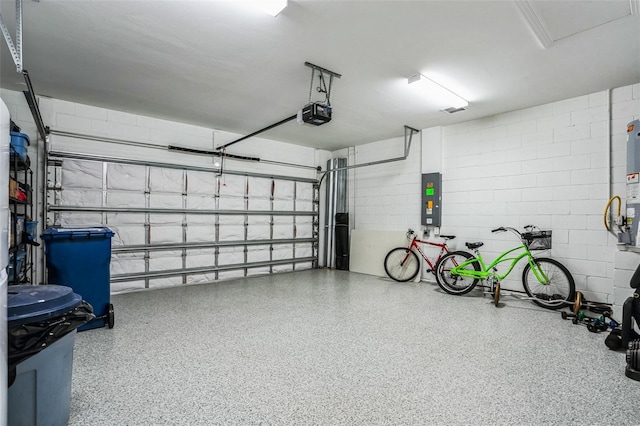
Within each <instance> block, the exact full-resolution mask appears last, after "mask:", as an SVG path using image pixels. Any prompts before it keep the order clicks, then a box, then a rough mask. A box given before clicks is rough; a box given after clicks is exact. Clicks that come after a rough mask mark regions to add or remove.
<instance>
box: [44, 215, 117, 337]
mask: <svg viewBox="0 0 640 426" xmlns="http://www.w3.org/2000/svg"><path fill="white" fill-rule="evenodd" d="M113 235H114V233H113V231H111V230H110V229H109V228H107V227H96V228H48V229H46V230H45V231H44V232H43V234H42V236H41V238H42V240H43V241H44V248H45V256H46V259H47V271H48V283H49V284H58V285H64V286H68V287H71V288H72V289H73V291H75V292H76V293H78V294H80V295H81V296H82V298H83V299H84V300H86V301H87V302H88V303H90V304H91V306H93V313H94V314H95V316H96V318H95V319H94V320H92V321H90V322H88V323H87V324H85V325H83V326H82V327H79V328H78V331H84V330H89V329H92V328H97V327H104V326H105V325H107V326H109V328H113V325H114V314H113V305H112V304H111V303H110V297H111V283H110V271H109V265H110V263H111V238H112V237H113Z"/></svg>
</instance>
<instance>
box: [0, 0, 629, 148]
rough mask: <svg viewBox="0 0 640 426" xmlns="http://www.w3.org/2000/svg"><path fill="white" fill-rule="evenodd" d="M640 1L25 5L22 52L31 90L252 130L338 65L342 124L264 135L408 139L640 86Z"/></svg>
mask: <svg viewBox="0 0 640 426" xmlns="http://www.w3.org/2000/svg"><path fill="white" fill-rule="evenodd" d="M639 8H640V0H619V1H618V0H606V1H560V0H557V1H519V2H516V1H506V0H499V1H330V0H325V1H303V0H289V6H288V7H287V8H286V9H285V10H284V11H283V12H282V13H281V14H280V15H279V16H277V17H276V18H273V17H271V16H269V15H267V14H264V13H263V12H259V11H250V10H248V9H245V8H242V7H239V6H238V5H237V4H234V3H233V2H231V1H150V0H147V1H96V0H84V1H69V0H67V1H54V0H40V2H34V1H30V0H24V24H23V40H24V45H23V51H24V60H23V62H24V67H25V69H27V70H28V71H29V74H30V76H31V79H32V81H33V84H34V87H35V90H36V92H37V94H38V95H46V96H51V97H55V98H59V99H66V100H70V101H75V102H80V103H86V104H91V105H97V106H102V107H106V108H113V109H118V110H124V111H129V112H134V113H139V114H143V115H151V116H155V117H160V118H167V119H171V120H176V121H182V122H187V123H192V124H197V125H201V126H206V127H213V128H218V129H222V130H226V131H231V132H235V133H239V134H243V135H244V134H249V133H251V132H253V131H256V130H258V129H261V128H263V127H266V126H268V125H270V124H273V123H275V122H277V121H280V120H282V119H284V118H286V117H288V116H291V115H292V114H295V113H296V112H297V111H298V110H299V109H300V108H301V107H302V106H303V105H304V104H306V103H307V101H308V97H309V86H310V78H311V69H310V68H308V67H306V66H305V65H304V63H305V61H308V62H311V63H314V64H316V65H319V66H321V67H324V68H328V69H330V70H332V71H335V72H336V73H339V74H342V78H341V79H335V80H334V84H333V90H332V94H331V103H332V105H333V108H334V113H333V120H332V121H331V122H330V123H328V124H325V125H323V126H320V127H311V126H299V125H298V124H296V123H295V122H289V123H286V124H284V125H282V126H279V127H277V128H274V129H272V130H269V131H268V132H265V133H263V134H262V135H261V136H262V137H265V138H270V139H277V140H282V141H288V142H292V143H296V144H300V145H306V146H312V147H316V148H320V149H329V150H334V149H338V148H342V147H346V146H353V145H358V144H362V143H367V142H372V141H377V140H382V139H386V138H390V137H395V136H400V135H402V134H403V125H405V124H406V125H409V126H412V127H415V128H419V129H422V128H428V127H431V126H436V125H446V124H451V123H454V122H460V121H467V120H470V119H475V118H479V117H485V116H490V115H494V114H497V113H501V112H506V111H513V110H517V109H521V108H526V107H530V106H535V105H541V104H545V103H549V102H553V101H556V100H561V99H567V98H571V97H574V96H579V95H584V94H588V93H593V92H596V91H600V90H605V89H609V88H615V87H620V86H625V85H629V84H634V83H638V82H640V12H639V10H638V9H639ZM0 13H1V14H2V17H3V19H4V21H5V23H6V24H7V26H8V27H9V29H10V31H11V32H12V34H13V31H14V20H15V2H14V1H7V0H1V1H0ZM0 58H1V61H2V63H1V68H0V70H1V73H2V74H1V76H0V77H1V79H0V85H1V86H2V87H4V88H8V89H13V90H24V86H23V85H21V83H22V82H23V79H22V77H21V75H19V74H17V73H16V72H15V66H14V64H13V61H12V59H11V56H10V53H9V50H8V48H7V46H6V44H5V43H4V41H2V48H1V56H0ZM417 72H420V73H422V74H425V75H427V76H430V77H432V78H433V79H435V80H437V81H438V82H439V83H441V84H444V85H446V86H448V87H449V88H450V89H452V90H454V91H455V92H456V93H458V94H459V95H461V96H462V97H464V98H466V99H467V100H468V101H469V102H470V105H469V109H468V110H467V111H464V112H461V113H457V114H454V115H446V114H445V113H443V112H440V111H439V110H438V109H437V108H436V107H434V106H433V104H432V103H431V102H430V101H429V100H428V99H425V98H423V97H420V96H418V95H417V94H415V93H413V92H412V91H411V90H409V86H408V84H407V78H408V77H409V76H411V75H412V74H415V73H417ZM314 83H315V84H314V87H315V86H317V81H316V82H314ZM314 99H320V97H318V94H317V92H315V91H314ZM45 124H50V123H45ZM242 143H243V144H249V143H251V139H248V140H247V141H245V142H242Z"/></svg>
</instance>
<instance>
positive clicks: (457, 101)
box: [409, 74, 469, 109]
mask: <svg viewBox="0 0 640 426" xmlns="http://www.w3.org/2000/svg"><path fill="white" fill-rule="evenodd" d="M409 84H411V85H413V86H415V87H416V88H418V89H419V90H420V91H421V92H422V93H423V94H424V95H425V96H426V97H428V98H429V100H430V101H431V102H433V103H434V104H437V105H438V107H439V108H440V109H444V108H451V107H453V108H464V107H466V106H467V105H469V102H467V101H466V99H463V98H461V97H460V96H458V95H456V94H455V93H453V92H452V91H451V90H449V89H447V88H446V87H444V86H442V85H441V84H438V83H436V82H435V81H433V80H430V79H428V78H427V77H425V76H424V75H422V74H415V75H412V76H411V77H409Z"/></svg>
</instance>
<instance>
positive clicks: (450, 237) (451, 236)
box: [440, 235, 456, 240]
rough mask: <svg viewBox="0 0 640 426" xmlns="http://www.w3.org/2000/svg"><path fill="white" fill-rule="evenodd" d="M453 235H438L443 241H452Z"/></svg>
mask: <svg viewBox="0 0 640 426" xmlns="http://www.w3.org/2000/svg"><path fill="white" fill-rule="evenodd" d="M455 237H456V236H455V235H440V238H444V239H445V240H453V239H454V238H455Z"/></svg>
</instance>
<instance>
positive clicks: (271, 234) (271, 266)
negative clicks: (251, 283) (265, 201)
mask: <svg viewBox="0 0 640 426" xmlns="http://www.w3.org/2000/svg"><path fill="white" fill-rule="evenodd" d="M275 185H276V183H275V181H274V180H273V179H271V188H269V190H270V194H269V208H270V209H271V212H272V213H273V193H274V189H275ZM273 220H274V219H273V214H271V215H270V216H269V239H271V240H273V225H274V223H273ZM269 260H273V244H269ZM269 273H273V265H269Z"/></svg>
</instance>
